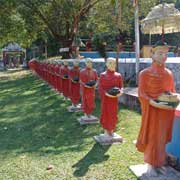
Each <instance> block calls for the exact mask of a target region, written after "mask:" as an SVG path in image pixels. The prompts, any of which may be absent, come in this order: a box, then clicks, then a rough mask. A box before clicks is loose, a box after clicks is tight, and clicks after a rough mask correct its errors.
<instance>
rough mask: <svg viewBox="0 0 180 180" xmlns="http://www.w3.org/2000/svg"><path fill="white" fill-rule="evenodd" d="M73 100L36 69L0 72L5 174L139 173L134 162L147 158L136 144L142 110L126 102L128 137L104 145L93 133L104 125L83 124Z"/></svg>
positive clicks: (21, 178)
mask: <svg viewBox="0 0 180 180" xmlns="http://www.w3.org/2000/svg"><path fill="white" fill-rule="evenodd" d="M69 105H70V102H69V101H68V102H65V101H64V100H63V98H62V97H61V96H59V95H57V94H56V93H55V92H54V91H53V90H51V89H50V87H48V85H46V84H45V83H44V82H43V81H41V80H40V79H39V78H37V77H36V76H34V75H33V74H32V73H31V72H30V71H19V72H18V71H17V72H16V71H10V72H0V162H1V163H0V180H119V179H136V177H135V176H134V175H133V174H132V172H131V171H130V170H129V169H128V166H130V165H134V164H137V163H143V156H142V154H140V153H138V152H137V150H136V148H135V146H134V144H133V140H135V139H136V137H137V134H138V131H139V125H140V118H141V116H140V114H139V113H138V112H136V111H132V110H129V109H127V108H125V107H124V106H122V105H121V106H120V108H119V122H118V124H117V129H116V132H117V133H118V134H120V135H122V136H123V138H124V142H123V143H122V144H116V145H112V146H101V145H99V144H97V143H95V141H94V140H93V138H92V137H93V136H94V135H98V134H100V133H102V132H103V130H102V128H101V126H100V125H89V126H80V125H79V123H78V122H77V120H76V119H77V117H79V116H81V115H82V113H77V114H73V113H68V112H67V110H66V108H67V107H68V106H69ZM99 109H100V102H99V100H97V101H96V110H95V111H94V114H95V115H96V116H99V113H100V111H99ZM50 164H51V165H53V166H54V168H53V170H51V171H48V170H46V168H47V167H48V165H50Z"/></svg>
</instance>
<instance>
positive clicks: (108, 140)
mask: <svg viewBox="0 0 180 180" xmlns="http://www.w3.org/2000/svg"><path fill="white" fill-rule="evenodd" d="M94 139H95V141H96V142H98V143H100V144H101V145H110V144H117V143H121V142H122V141H123V138H122V137H121V136H119V135H118V134H116V133H114V134H113V136H109V135H107V134H100V135H98V136H94Z"/></svg>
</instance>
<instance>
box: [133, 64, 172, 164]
mask: <svg viewBox="0 0 180 180" xmlns="http://www.w3.org/2000/svg"><path fill="white" fill-rule="evenodd" d="M165 91H170V92H175V88H174V80H173V74H172V72H171V71H170V70H169V69H167V68H165V67H164V66H160V65H158V64H156V63H152V65H151V67H149V68H146V69H144V70H143V71H141V72H140V74H139V89H138V94H139V100H140V102H141V110H142V123H141V128H140V132H139V136H138V139H137V144H136V147H137V149H138V150H139V151H140V152H143V153H144V161H145V162H146V163H148V164H150V165H152V166H154V167H161V166H163V165H164V164H165V158H166V152H165V146H166V143H167V142H169V141H171V135H172V126H173V119H174V110H165V109H160V108H156V107H153V106H151V105H150V104H149V100H150V99H157V97H158V96H159V95H160V94H161V93H163V92H165Z"/></svg>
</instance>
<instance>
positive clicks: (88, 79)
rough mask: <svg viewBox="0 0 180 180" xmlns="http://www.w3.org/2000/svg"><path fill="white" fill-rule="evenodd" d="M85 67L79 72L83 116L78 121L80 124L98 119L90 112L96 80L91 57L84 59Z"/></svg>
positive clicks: (93, 102) (94, 121)
mask: <svg viewBox="0 0 180 180" xmlns="http://www.w3.org/2000/svg"><path fill="white" fill-rule="evenodd" d="M85 61H86V62H85V64H86V68H84V69H83V70H81V72H80V84H81V91H82V110H83V112H84V116H83V117H81V118H80V119H79V120H78V121H79V122H80V124H91V123H97V122H98V119H97V118H96V117H95V116H92V112H93V110H94V108H95V87H96V84H97V80H98V75H97V72H96V70H94V69H93V68H92V65H93V61H92V59H91V58H87V59H86V60H85Z"/></svg>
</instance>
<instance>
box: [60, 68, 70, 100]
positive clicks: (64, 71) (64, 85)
mask: <svg viewBox="0 0 180 180" xmlns="http://www.w3.org/2000/svg"><path fill="white" fill-rule="evenodd" d="M65 75H68V76H69V69H68V66H62V67H61V77H62V93H63V95H64V96H65V97H69V78H67V79H63V77H64V76H65Z"/></svg>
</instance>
